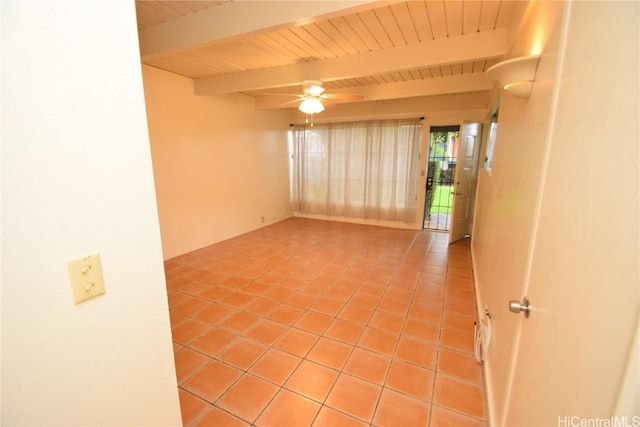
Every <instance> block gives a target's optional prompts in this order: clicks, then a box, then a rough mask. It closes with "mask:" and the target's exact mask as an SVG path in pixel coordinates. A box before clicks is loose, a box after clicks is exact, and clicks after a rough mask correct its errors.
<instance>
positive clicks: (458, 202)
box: [449, 122, 482, 243]
mask: <svg viewBox="0 0 640 427" xmlns="http://www.w3.org/2000/svg"><path fill="white" fill-rule="evenodd" d="M481 134H482V125H481V124H480V123H466V122H465V123H464V125H463V126H462V135H461V136H460V148H459V150H458V157H457V161H456V176H455V181H454V183H453V186H452V191H453V193H454V196H453V211H452V220H451V231H450V233H449V243H452V242H455V241H457V240H460V239H462V238H464V237H465V236H467V235H469V234H471V222H472V221H473V206H472V205H473V201H474V199H475V198H474V195H475V190H476V178H477V174H478V153H479V152H480V135H481Z"/></svg>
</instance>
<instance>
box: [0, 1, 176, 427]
mask: <svg viewBox="0 0 640 427" xmlns="http://www.w3.org/2000/svg"><path fill="white" fill-rule="evenodd" d="M0 7H1V9H0V10H1V14H2V21H1V22H2V25H1V28H2V30H1V31H2V33H1V38H2V107H3V108H2V116H1V117H2V147H1V151H0V152H1V160H2V165H1V166H2V169H1V185H2V206H1V219H2V223H1V226H2V233H1V234H2V260H1V278H2V368H1V375H2V377H1V383H2V385H1V387H2V419H1V421H0V423H1V424H2V425H48V426H51V425H67V426H68V425H85V426H87V425H92V426H99V425H105V426H106V425H113V426H115V425H141V426H142V425H145V426H149V425H173V426H175V425H179V424H180V423H181V418H180V408H179V401H178V395H177V385H176V377H175V368H174V361H173V352H172V345H171V333H170V328H169V316H168V310H167V295H166V290H165V285H164V273H163V265H162V252H161V244H160V233H159V226H158V217H157V213H156V200H155V194H154V187H153V176H152V168H151V154H150V149H149V139H148V134H147V127H146V120H145V111H144V99H143V88H142V78H141V71H140V57H139V53H138V45H137V33H136V22H135V8H134V4H133V2H128V1H127V2H124V1H116V2H104V1H93V0H92V1H87V0H75V1H74V0H68V1H64V2H51V1H29V2H24V1H2V2H1V3H0ZM92 251H100V253H101V256H102V267H103V272H104V280H105V287H106V294H105V295H103V296H100V297H97V298H95V299H92V300H89V301H87V302H85V303H82V304H80V305H77V306H76V305H74V304H73V300H72V295H71V288H70V284H69V280H68V277H67V266H66V261H67V259H69V258H72V257H77V256H82V255H85V254H88V253H90V252H92Z"/></svg>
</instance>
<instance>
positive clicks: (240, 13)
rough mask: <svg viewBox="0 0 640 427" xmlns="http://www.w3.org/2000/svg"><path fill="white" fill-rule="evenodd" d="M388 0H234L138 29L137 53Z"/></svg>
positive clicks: (152, 54) (194, 44)
mask: <svg viewBox="0 0 640 427" xmlns="http://www.w3.org/2000/svg"><path fill="white" fill-rule="evenodd" d="M386 3H389V2H382V3H381V2H374V1H371V0H366V1H365V0H348V1H343V0H335V1H234V2H229V3H224V4H222V5H220V6H216V7H212V8H209V9H205V10H202V11H200V12H197V13H194V14H191V15H187V16H182V17H180V18H177V19H173V20H171V21H168V22H165V23H163V24H158V25H153V26H151V27H147V28H144V29H142V30H140V31H139V32H138V38H139V41H140V56H141V57H142V60H143V61H144V60H148V59H152V58H156V57H159V56H163V55H166V54H171V53H178V52H183V51H186V50H191V49H195V48H200V47H204V46H209V45H211V44H215V43H221V42H226V41H230V40H233V39H235V38H238V37H247V36H248V35H252V34H256V33H259V32H263V31H267V30H268V31H273V30H278V29H281V28H286V27H288V26H291V25H305V24H309V23H312V22H315V21H317V20H320V19H329V18H331V17H333V16H336V15H341V14H345V13H355V12H358V11H361V10H365V9H370V8H372V7H374V6H375V7H379V6H380V5H384V4H386Z"/></svg>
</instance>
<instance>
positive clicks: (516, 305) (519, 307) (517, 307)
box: [509, 297, 531, 317]
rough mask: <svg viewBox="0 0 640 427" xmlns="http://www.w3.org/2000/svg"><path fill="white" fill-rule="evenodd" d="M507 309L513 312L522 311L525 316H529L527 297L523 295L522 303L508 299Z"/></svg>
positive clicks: (529, 307)
mask: <svg viewBox="0 0 640 427" xmlns="http://www.w3.org/2000/svg"><path fill="white" fill-rule="evenodd" d="M509 311H511V312H513V313H524V316H525V317H529V313H530V311H531V306H530V302H529V299H528V298H527V297H524V299H523V300H522V303H521V302H520V301H516V300H511V301H509Z"/></svg>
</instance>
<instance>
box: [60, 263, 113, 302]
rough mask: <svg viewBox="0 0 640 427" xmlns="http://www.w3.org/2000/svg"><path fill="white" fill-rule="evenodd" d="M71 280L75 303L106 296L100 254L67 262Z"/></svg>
mask: <svg viewBox="0 0 640 427" xmlns="http://www.w3.org/2000/svg"><path fill="white" fill-rule="evenodd" d="M67 268H68V269H69V279H70V280H71V289H72V291H73V302H74V303H75V304H79V303H81V302H83V301H86V300H88V299H91V298H93V297H97V296H98V295H102V294H104V280H103V278H102V264H101V263H100V253H99V252H96V253H94V254H91V255H87V256H84V257H82V258H75V259H70V260H68V261H67Z"/></svg>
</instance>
